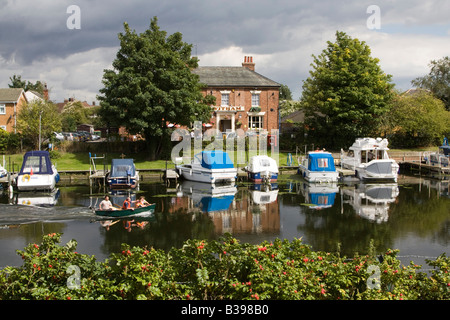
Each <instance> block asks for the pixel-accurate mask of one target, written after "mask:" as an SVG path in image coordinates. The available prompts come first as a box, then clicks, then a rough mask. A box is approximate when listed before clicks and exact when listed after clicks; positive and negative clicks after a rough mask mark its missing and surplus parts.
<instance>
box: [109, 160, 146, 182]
mask: <svg viewBox="0 0 450 320" xmlns="http://www.w3.org/2000/svg"><path fill="white" fill-rule="evenodd" d="M138 182H139V172H138V171H137V170H136V166H135V165H134V161H133V159H112V160H111V172H110V173H109V175H108V184H109V186H110V187H111V188H135V187H136V186H137V184H138Z"/></svg>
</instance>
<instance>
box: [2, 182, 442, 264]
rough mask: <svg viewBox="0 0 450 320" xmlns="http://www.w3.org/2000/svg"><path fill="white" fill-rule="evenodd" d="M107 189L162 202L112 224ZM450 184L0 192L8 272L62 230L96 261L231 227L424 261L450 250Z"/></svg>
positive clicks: (115, 196)
mask: <svg viewBox="0 0 450 320" xmlns="http://www.w3.org/2000/svg"><path fill="white" fill-rule="evenodd" d="M105 192H107V193H109V195H110V197H111V200H112V201H113V202H115V203H117V204H121V203H122V202H123V200H124V199H125V197H126V196H127V195H130V196H131V197H132V199H136V197H139V196H141V195H142V196H145V198H146V199H147V200H148V201H149V202H154V203H156V210H155V213H154V214H153V215H152V216H150V217H148V218H147V219H144V220H142V221H131V219H128V220H116V221H114V220H111V221H109V223H112V225H110V226H109V227H105V221H101V219H99V217H97V216H95V214H94V213H93V212H92V210H90V209H89V207H94V206H95V205H98V203H99V202H100V201H101V199H102V198H103V196H104V194H105ZM449 213H450V198H449V181H448V180H434V179H426V178H418V177H413V176H407V175H401V176H399V180H398V183H382V184H363V183H348V184H335V185H310V184H308V183H306V182H305V181H304V180H302V179H301V178H300V177H299V176H297V175H282V176H280V178H279V181H278V183H276V184H273V185H271V186H270V187H266V188H264V187H263V188H261V187H259V186H255V185H253V184H251V183H248V182H238V183H237V184H236V185H233V186H216V188H214V189H211V188H210V186H209V185H206V186H205V185H202V184H195V183H192V182H187V181H185V182H181V183H179V185H178V186H175V185H172V186H166V185H165V184H164V183H163V182H161V181H159V179H156V181H154V182H151V181H145V182H141V183H140V185H139V189H138V190H136V191H132V192H129V191H119V192H113V193H111V192H109V191H108V190H103V189H96V190H93V189H91V188H90V187H89V185H70V184H69V185H64V186H60V187H59V189H58V191H57V192H55V193H53V194H44V195H42V194H34V193H18V194H17V193H15V194H14V196H13V197H12V198H10V197H9V195H8V193H6V192H3V193H2V194H1V195H0V268H3V267H5V266H8V265H9V266H19V265H21V263H22V261H21V258H20V257H19V256H18V255H17V253H16V250H18V249H20V250H21V249H23V248H24V247H25V246H26V245H27V244H29V243H40V242H41V240H42V236H43V235H45V234H48V233H52V232H58V233H62V234H63V236H62V244H65V243H66V242H68V241H69V240H71V239H75V240H76V241H77V242H78V246H77V251H78V252H79V253H83V254H89V255H95V256H96V258H97V260H98V261H103V260H104V259H106V258H108V257H109V256H110V254H111V253H113V252H119V251H120V250H121V244H122V243H128V244H130V245H132V246H147V247H154V248H156V249H163V250H166V251H168V250H170V248H172V247H180V246H181V245H182V244H183V242H184V241H185V240H187V239H191V238H196V239H218V238H219V237H220V236H222V235H223V234H224V233H226V232H228V233H231V234H232V235H233V236H234V237H235V238H237V239H239V240H240V241H241V242H248V243H253V244H258V243H261V242H262V241H265V240H267V241H272V240H274V239H276V238H280V239H288V240H292V239H293V238H302V240H303V242H304V243H305V244H308V245H310V246H311V247H312V249H313V250H321V251H336V250H337V249H338V247H340V250H341V252H342V254H344V255H347V256H352V255H353V254H354V253H356V252H357V253H360V254H364V253H366V252H367V249H368V248H369V245H370V243H371V242H372V243H373V244H374V245H375V248H376V251H377V252H378V253H380V254H381V253H383V252H385V251H386V250H387V249H389V248H391V249H399V250H400V253H399V257H400V258H401V259H402V262H404V263H406V264H407V263H409V261H414V262H415V263H417V264H421V265H425V259H434V258H436V257H437V256H438V255H440V254H442V253H446V254H447V255H448V254H449V253H450V251H449V243H450V232H449V226H450V214H449Z"/></svg>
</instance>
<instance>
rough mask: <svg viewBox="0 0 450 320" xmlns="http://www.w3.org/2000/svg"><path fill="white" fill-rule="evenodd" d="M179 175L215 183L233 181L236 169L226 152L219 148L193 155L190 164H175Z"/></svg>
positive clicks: (235, 176) (192, 179)
mask: <svg viewBox="0 0 450 320" xmlns="http://www.w3.org/2000/svg"><path fill="white" fill-rule="evenodd" d="M177 169H178V171H179V174H180V176H182V177H183V178H184V179H186V180H191V181H198V182H206V183H217V182H219V181H228V182H234V181H235V180H236V178H237V169H236V168H235V167H234V164H233V162H232V161H231V159H230V157H229V155H228V153H226V152H224V151H219V150H212V151H202V152H199V153H197V154H196V155H195V156H194V160H192V163H191V164H183V165H179V166H177Z"/></svg>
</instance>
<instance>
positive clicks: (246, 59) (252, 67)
mask: <svg viewBox="0 0 450 320" xmlns="http://www.w3.org/2000/svg"><path fill="white" fill-rule="evenodd" d="M242 66H243V67H245V68H247V69H249V70H252V71H255V63H254V62H253V57H248V56H245V57H244V62H243V63H242Z"/></svg>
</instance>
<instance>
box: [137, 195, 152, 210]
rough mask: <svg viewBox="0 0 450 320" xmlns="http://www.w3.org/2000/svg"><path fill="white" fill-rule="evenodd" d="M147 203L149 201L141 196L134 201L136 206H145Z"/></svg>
mask: <svg viewBox="0 0 450 320" xmlns="http://www.w3.org/2000/svg"><path fill="white" fill-rule="evenodd" d="M149 205H150V203H148V202H147V200H145V198H144V197H143V196H140V197H139V200H138V201H136V208H139V207H146V206H149Z"/></svg>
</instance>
